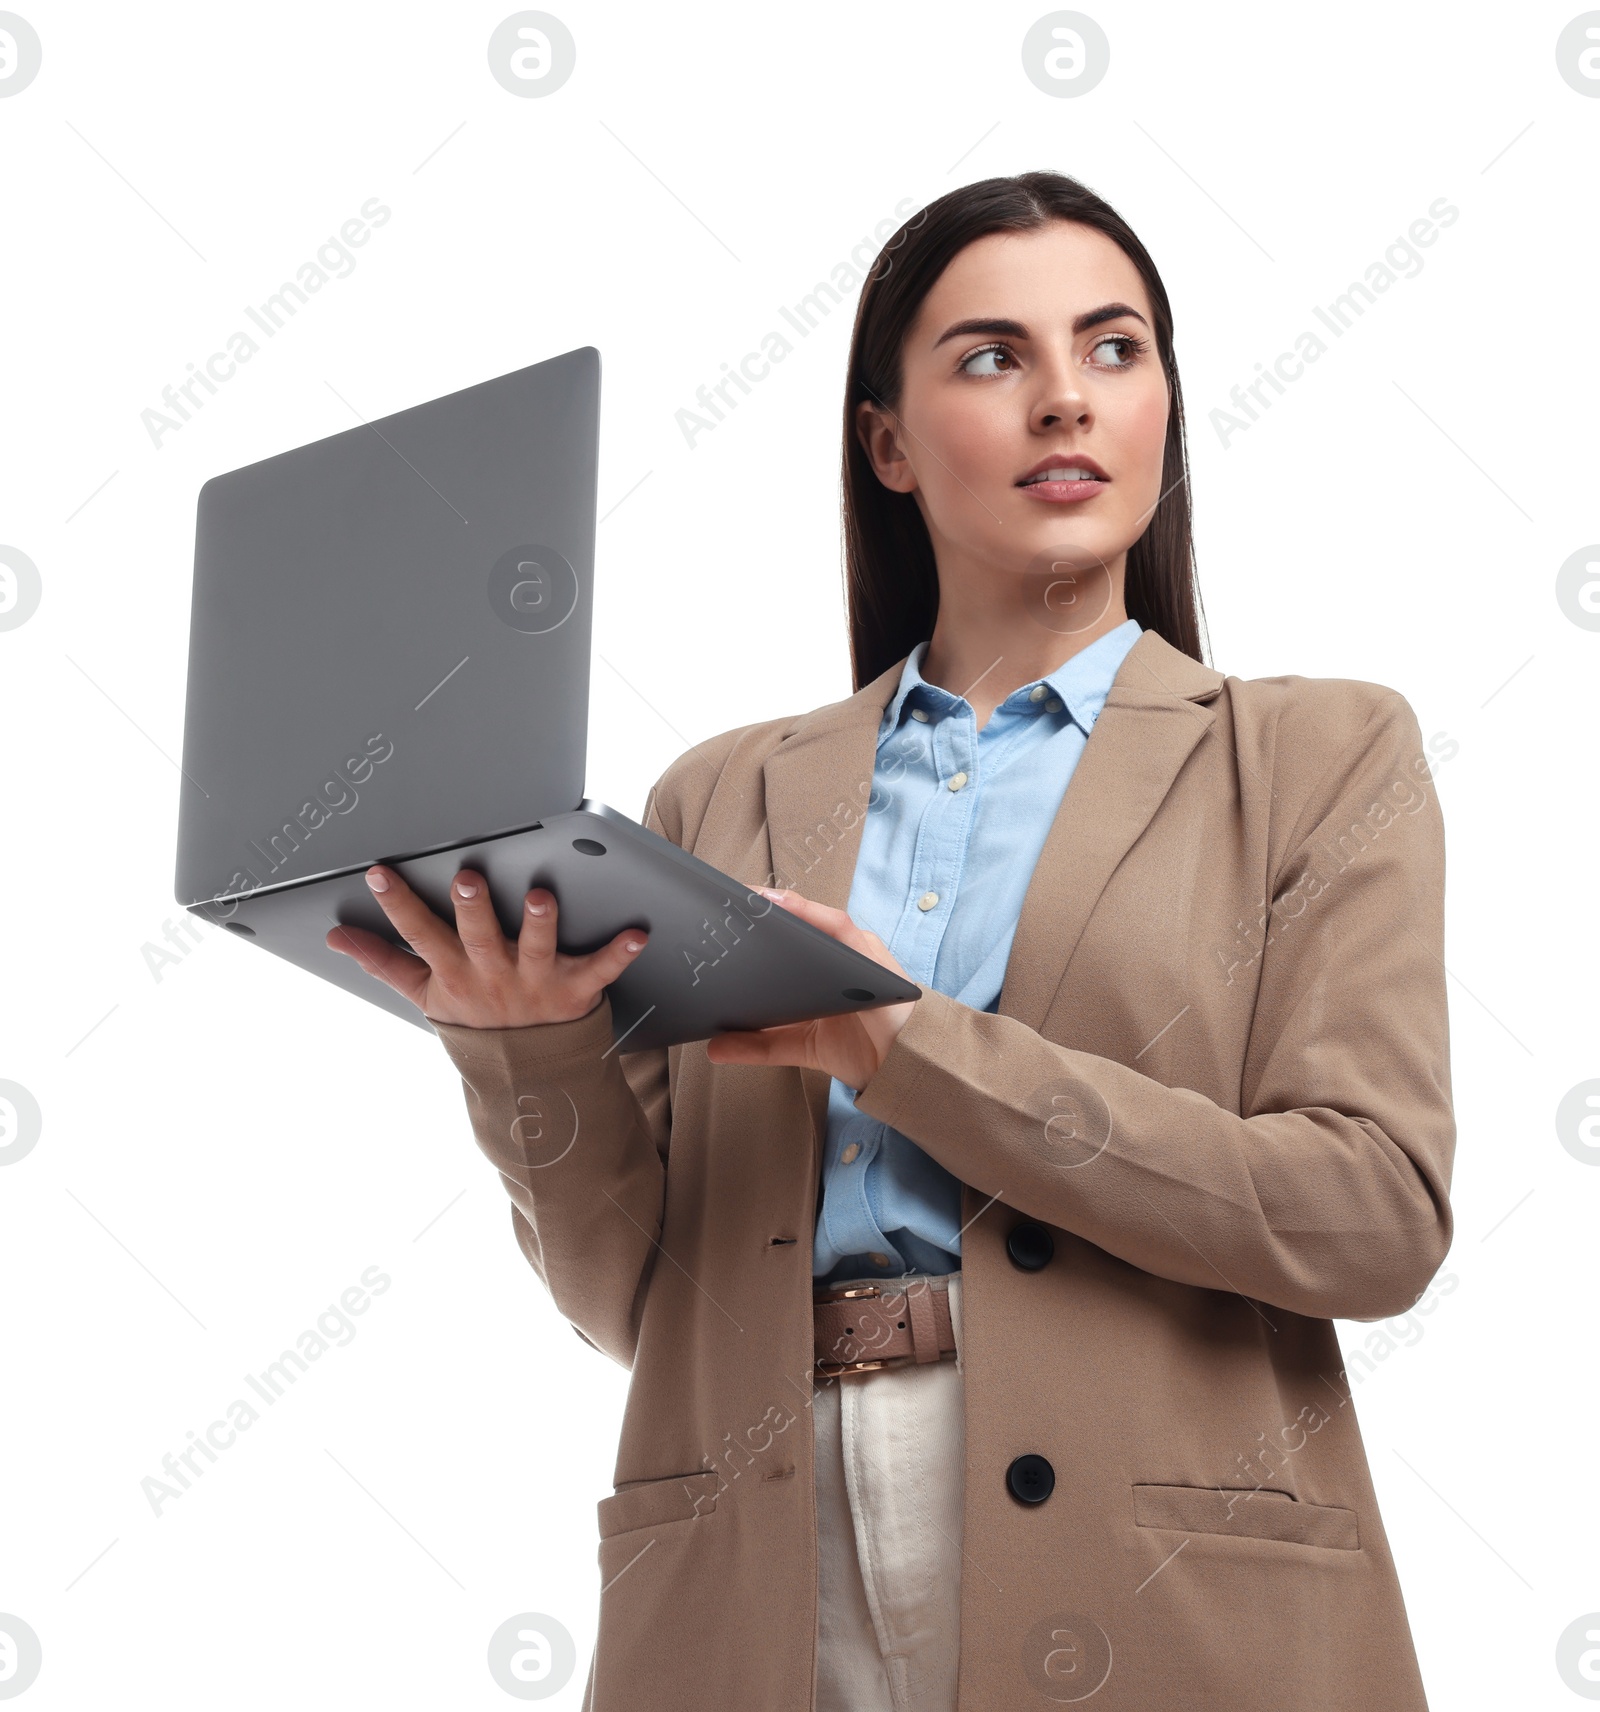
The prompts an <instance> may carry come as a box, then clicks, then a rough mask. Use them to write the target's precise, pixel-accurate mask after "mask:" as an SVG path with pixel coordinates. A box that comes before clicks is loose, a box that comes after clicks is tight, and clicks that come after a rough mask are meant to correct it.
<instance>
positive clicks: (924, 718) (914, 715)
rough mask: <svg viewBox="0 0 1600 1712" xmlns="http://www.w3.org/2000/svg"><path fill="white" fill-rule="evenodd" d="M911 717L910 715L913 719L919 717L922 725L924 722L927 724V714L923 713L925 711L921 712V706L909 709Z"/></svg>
mask: <svg viewBox="0 0 1600 1712" xmlns="http://www.w3.org/2000/svg"><path fill="white" fill-rule="evenodd" d="M911 717H912V718H913V719H920V720H921V721H922V722H923V724H924V725H926V724H927V721H928V716H927V714H925V713H924V712H923V711H922V709H921V708H920V707H914V708H912V710H911Z"/></svg>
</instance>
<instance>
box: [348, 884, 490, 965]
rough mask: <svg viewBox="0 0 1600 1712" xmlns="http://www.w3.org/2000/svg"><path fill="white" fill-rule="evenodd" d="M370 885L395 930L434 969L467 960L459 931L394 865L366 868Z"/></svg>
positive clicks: (460, 963) (459, 963)
mask: <svg viewBox="0 0 1600 1712" xmlns="http://www.w3.org/2000/svg"><path fill="white" fill-rule="evenodd" d="M367 885H368V886H369V887H370V888H371V891H372V895H373V896H374V897H375V898H376V899H377V900H378V904H379V907H380V908H381V909H382V910H383V913H384V914H385V915H386V916H388V918H389V920H390V921H391V922H392V923H393V924H394V927H395V931H396V932H397V933H398V934H399V935H400V937H401V938H402V939H403V940H405V942H406V944H407V945H409V946H410V947H411V949H412V950H413V951H415V952H416V953H417V955H418V956H419V957H421V958H422V959H423V961H424V962H425V963H427V964H428V966H429V967H430V968H432V969H437V970H439V971H440V972H441V973H449V972H454V971H457V970H459V969H460V968H461V966H462V964H463V963H464V962H465V961H466V954H465V952H463V951H462V949H461V941H460V940H459V939H458V938H457V937H456V931H455V929H454V928H453V927H451V926H449V925H448V924H447V923H446V922H443V921H441V920H440V919H439V917H438V916H436V915H435V914H434V913H433V911H432V910H431V909H429V908H428V906H427V905H426V904H425V903H424V902H423V901H422V899H421V898H419V897H418V896H417V894H416V893H415V892H414V891H412V889H411V888H410V887H409V886H408V885H407V884H406V883H405V881H404V880H402V879H401V878H400V876H399V875H398V874H397V873H396V872H395V871H394V869H393V868H385V867H382V866H381V865H380V866H376V867H372V868H369V869H368V870H367Z"/></svg>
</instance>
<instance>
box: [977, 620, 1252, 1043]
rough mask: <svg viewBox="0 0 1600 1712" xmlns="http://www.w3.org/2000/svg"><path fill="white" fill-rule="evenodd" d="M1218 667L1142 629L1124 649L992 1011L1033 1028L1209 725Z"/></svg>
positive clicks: (1039, 868) (1042, 860)
mask: <svg viewBox="0 0 1600 1712" xmlns="http://www.w3.org/2000/svg"><path fill="white" fill-rule="evenodd" d="M1222 683H1223V674H1222V673H1221V672H1218V671H1215V670H1213V669H1212V668H1211V667H1210V666H1204V665H1202V664H1201V663H1200V662H1199V661H1198V660H1194V659H1191V658H1190V657H1189V655H1187V654H1185V653H1184V652H1183V651H1182V649H1180V648H1174V647H1173V646H1172V644H1171V643H1170V642H1168V641H1167V640H1166V638H1165V637H1163V636H1162V635H1161V634H1160V633H1159V632H1157V631H1154V630H1146V631H1145V632H1144V633H1143V634H1142V635H1141V636H1140V638H1139V640H1138V641H1137V642H1135V643H1134V645H1133V647H1132V648H1130V649H1129V650H1128V653H1127V656H1126V658H1125V659H1124V660H1123V662H1122V665H1121V667H1120V668H1119V669H1118V671H1117V675H1116V678H1115V680H1114V681H1113V683H1112V685H1111V693H1110V695H1109V696H1108V697H1107V698H1106V703H1105V706H1104V707H1103V708H1102V709H1101V710H1100V717H1099V718H1098V719H1097V720H1096V721H1095V724H1094V730H1093V732H1092V733H1091V734H1090V738H1089V741H1088V742H1087V743H1086V744H1085V745H1084V750H1083V754H1082V755H1080V756H1079V757H1078V765H1077V766H1076V767H1075V768H1074V769H1073V774H1072V778H1071V779H1070V780H1069V781H1068V784H1067V789H1066V793H1065V795H1064V796H1063V797H1062V799H1061V806H1060V807H1059V808H1058V810H1057V811H1056V817H1055V819H1054V820H1053V821H1052V822H1051V825H1050V831H1049V833H1048V835H1047V836H1046V838H1045V841H1044V848H1043V849H1042V850H1041V851H1040V852H1039V860H1038V863H1037V865H1036V866H1035V868H1034V870H1033V878H1032V880H1031V881H1030V882H1029V885H1028V890H1027V894H1026V895H1025V897H1024V898H1023V901H1022V913H1021V915H1020V916H1019V917H1018V920H1017V933H1016V938H1015V939H1014V940H1013V941H1012V946H1011V956H1010V958H1009V960H1008V961H1007V963H1006V973H1005V984H1004V985H1003V986H1002V988H1001V990H1000V1005H999V1008H1000V1013H1001V1015H1002V1016H1012V1017H1016V1018H1017V1019H1018V1020H1019V1021H1021V1022H1025V1023H1027V1025H1028V1027H1029V1028H1032V1029H1035V1030H1037V1029H1041V1028H1042V1027H1043V1024H1044V1020H1045V1018H1046V1016H1048V1015H1049V1012H1050V1006H1051V1003H1052V1002H1053V1001H1054V999H1055V996H1056V993H1057V991H1058V989H1059V988H1060V986H1061V983H1062V981H1063V980H1064V979H1065V977H1066V973H1067V965H1068V964H1069V963H1070V962H1071V961H1072V954H1073V952H1074V951H1076V950H1077V947H1078V941H1079V939H1081V938H1082V937H1083V930H1084V928H1085V927H1086V926H1087V925H1088V921H1089V917H1090V915H1091V914H1092V913H1093V911H1094V907H1095V905H1096V904H1097V903H1098V902H1099V901H1100V894H1101V893H1102V892H1103V891H1104V890H1105V889H1106V885H1107V883H1108V882H1109V881H1110V879H1111V876H1112V874H1113V873H1115V871H1116V868H1117V864H1118V863H1119V862H1121V860H1122V858H1123V857H1124V856H1125V855H1127V853H1128V851H1129V850H1130V849H1132V847H1133V845H1134V843H1135V841H1136V840H1137V839H1138V837H1139V835H1140V833H1142V832H1143V831H1144V829H1145V828H1146V827H1147V826H1148V825H1149V824H1150V820H1151V817H1152V816H1153V815H1154V814H1155V812H1156V810H1157V809H1158V808H1160V806H1161V803H1162V800H1163V799H1164V798H1165V796H1166V794H1167V792H1168V791H1169V790H1171V788H1172V782H1173V780H1174V779H1176V778H1177V776H1178V772H1179V770H1180V769H1181V768H1182V766H1183V764H1184V762H1185V761H1187V760H1188V758H1189V756H1190V754H1191V753H1192V752H1193V750H1194V749H1195V747H1196V745H1197V744H1198V743H1199V742H1200V740H1201V739H1202V738H1203V737H1205V736H1206V735H1207V733H1208V732H1210V730H1211V728H1212V725H1213V724H1214V723H1215V720H1216V710H1215V709H1214V708H1212V707H1209V706H1207V705H1205V704H1206V703H1207V702H1209V701H1211V700H1212V699H1213V698H1214V697H1215V696H1216V694H1217V691H1218V690H1220V689H1221V688H1222Z"/></svg>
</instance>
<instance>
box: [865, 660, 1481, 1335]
mask: <svg viewBox="0 0 1600 1712" xmlns="http://www.w3.org/2000/svg"><path fill="white" fill-rule="evenodd" d="M1402 780H1403V781H1405V784H1404V785H1403V786H1402V787H1401V788H1400V795H1399V796H1397V794H1396V786H1397V781H1402ZM1285 847H1286V850H1287V855H1286V858H1285V859H1284V860H1283V861H1282V862H1281V863H1279V865H1278V868H1277V873H1276V877H1275V878H1274V881H1273V884H1272V887H1271V893H1270V896H1271V899H1272V915H1271V918H1270V920H1271V922H1272V937H1271V939H1270V942H1269V943H1267V944H1266V945H1265V947H1264V950H1263V951H1262V954H1261V970H1260V984H1259V988H1258V992H1257V997H1256V1002H1255V1008H1254V1012H1253V1016H1252V1021H1251V1025H1250V1033H1249V1043H1248V1050H1247V1052H1246V1055H1245V1060H1244V1065H1243V1073H1242V1077H1241V1085H1240V1106H1239V1110H1238V1111H1233V1110H1230V1109H1228V1108H1226V1107H1224V1106H1222V1105H1219V1104H1217V1103H1215V1102H1214V1101H1212V1100H1210V1099H1208V1098H1207V1097H1206V1096H1204V1095H1203V1094H1200V1093H1197V1092H1195V1091H1194V1090H1192V1089H1188V1088H1181V1087H1168V1086H1166V1085H1165V1084H1164V1083H1161V1082H1158V1081H1156V1080H1154V1079H1153V1078H1151V1077H1149V1076H1146V1075H1142V1074H1141V1073H1140V1072H1139V1071H1137V1070H1134V1069H1132V1068H1130V1067H1129V1066H1128V1065H1126V1064H1123V1063H1120V1062H1118V1061H1116V1060H1114V1059H1110V1058H1104V1057H1099V1056H1097V1055H1095V1054H1092V1053H1088V1052H1080V1051H1076V1050H1074V1049H1072V1048H1070V1047H1065V1046H1060V1045H1057V1044H1056V1043H1055V1042H1053V1041H1051V1040H1048V1039H1046V1038H1045V1037H1043V1036H1042V1035H1040V1034H1038V1033H1037V1032H1036V1031H1035V1030H1033V1029H1031V1028H1029V1027H1028V1026H1027V1025H1026V1024H1025V1023H1022V1022H1020V1021H1019V1020H1018V1019H1016V1018H1015V1017H1008V1016H1005V1015H995V1014H990V1013H987V1012H982V1011H976V1010H973V1009H971V1008H970V1007H968V1006H965V1005H962V1004H960V1003H959V1002H958V1001H956V1000H954V999H952V998H950V997H948V996H947V995H945V994H943V993H940V992H938V991H937V990H934V989H927V990H925V991H924V993H923V996H922V998H921V999H919V1000H918V1001H917V1004H916V1007H915V1009H914V1010H913V1011H912V1013H911V1016H910V1019H909V1020H908V1021H907V1023H906V1024H905V1026H904V1028H903V1029H902V1030H901V1032H900V1034H899V1035H898V1036H897V1037H896V1039H895V1041H894V1043H893V1044H892V1046H891V1047H890V1049H889V1052H888V1054H887V1055H886V1056H885V1058H884V1061H883V1063H882V1065H881V1066H880V1067H879V1069H878V1071H877V1073H876V1074H875V1075H874V1076H872V1077H871V1078H870V1079H869V1081H868V1082H867V1085H866V1086H865V1087H864V1088H862V1089H861V1090H860V1091H859V1092H858V1094H857V1096H856V1105H857V1107H858V1108H859V1109H860V1110H862V1111H865V1112H869V1113H870V1114H871V1115H872V1116H874V1117H876V1118H879V1119H881V1120H882V1121H883V1122H884V1123H886V1124H888V1125H890V1126H891V1127H893V1128H895V1129H898V1130H900V1131H901V1132H902V1133H903V1134H905V1135H907V1136H909V1137H910V1138H911V1139H912V1140H913V1141H915V1142H916V1143H917V1144H918V1145H919V1146H921V1147H922V1148H924V1149H925V1150H926V1151H927V1152H928V1153H930V1154H931V1155H932V1156H933V1157H934V1158H935V1159H937V1160H938V1161H939V1162H940V1163H941V1164H942V1165H944V1166H945V1167H946V1168H947V1169H948V1170H950V1171H952V1172H954V1173H955V1175H956V1176H957V1177H959V1178H960V1179H961V1180H962V1181H963V1182H965V1183H969V1184H971V1185H972V1186H973V1188H974V1189H976V1190H977V1191H978V1192H979V1193H980V1194H981V1195H983V1196H985V1197H993V1198H995V1199H998V1200H1000V1201H1003V1202H1005V1203H1006V1204H1007V1205H1009V1206H1012V1207H1015V1208H1016V1209H1018V1210H1019V1211H1021V1212H1024V1213H1026V1214H1028V1215H1029V1216H1031V1217H1034V1218H1038V1219H1041V1220H1043V1221H1045V1222H1046V1223H1049V1224H1053V1225H1056V1226H1057V1227H1059V1228H1061V1229H1064V1230H1068V1231H1072V1232H1074V1233H1075V1234H1077V1235H1078V1236H1081V1237H1083V1238H1085V1239H1087V1240H1088V1241H1090V1242H1092V1243H1095V1244H1097V1245H1098V1246H1099V1247H1100V1248H1102V1249H1105V1250H1106V1251H1107V1252H1108V1253H1110V1254H1114V1255H1116V1256H1118V1257H1119V1258H1120V1259H1122V1260H1125V1261H1127V1262H1128V1263H1129V1264H1131V1265H1133V1266H1137V1267H1140V1268H1142V1269H1143V1270H1144V1271H1146V1272H1151V1273H1154V1274H1156V1275H1157V1276H1159V1277H1162V1278H1168V1279H1172V1280H1175V1281H1176V1282H1178V1283H1182V1284H1191V1285H1196V1286H1201V1287H1205V1288H1210V1289H1218V1290H1231V1291H1234V1292H1237V1293H1239V1294H1241V1295H1244V1296H1246V1297H1250V1298H1254V1299H1256V1300H1259V1301H1261V1302H1266V1303H1274V1304H1276V1305H1277V1306H1279V1307H1281V1308H1285V1309H1288V1310H1290V1311H1291V1312H1294V1313H1299V1314H1305V1315H1310V1316H1315V1317H1317V1318H1323V1319H1334V1318H1343V1319H1356V1320H1362V1319H1368V1320H1370V1319H1380V1318H1384V1317H1387V1316H1389V1315H1391V1314H1397V1313H1401V1312H1403V1311H1404V1310H1406V1309H1407V1308H1409V1307H1411V1306H1412V1305H1413V1304H1414V1303H1415V1302H1416V1301H1417V1299H1418V1298H1419V1297H1420V1295H1421V1294H1422V1291H1423V1290H1424V1288H1425V1287H1426V1285H1427V1283H1428V1280H1429V1279H1430V1278H1432V1276H1433V1274H1434V1273H1435V1272H1436V1271H1437V1270H1438V1268H1439V1266H1440V1264H1441V1263H1442V1262H1443V1260H1444V1257H1445V1254H1446V1253H1447V1252H1448V1250H1449V1247H1450V1240H1451V1236H1452V1229H1453V1226H1452V1216H1451V1211H1450V1205H1449V1187H1450V1174H1451V1169H1452V1164H1453V1158H1454V1149H1455V1122H1454V1116H1453V1111H1452V1102H1451V1090H1450V1070H1449V1035H1448V1021H1447V1010H1446V993H1445V968H1444V964H1443V961H1442V956H1443V949H1444V945H1443V936H1444V831H1443V823H1442V817H1441V815H1440V811H1439V806H1438V799H1437V796H1436V793H1435V792H1434V790H1433V789H1432V785H1431V777H1430V775H1429V773H1428V768H1427V762H1426V760H1425V758H1424V757H1423V750H1422V743H1421V733H1420V731H1419V730H1418V726H1417V721H1416V716H1415V715H1414V713H1413V712H1412V710H1411V707H1410V705H1409V704H1408V703H1407V702H1406V700H1405V698H1404V697H1403V696H1401V695H1399V694H1398V693H1397V692H1395V691H1389V692H1387V694H1386V696H1385V697H1384V699H1382V700H1381V701H1379V702H1378V704H1377V705H1376V706H1375V707H1374V708H1373V709H1372V711H1371V714H1370V715H1369V717H1368V719H1367V721H1366V723H1365V725H1364V727H1363V728H1362V729H1361V730H1360V732H1359V733H1358V734H1357V735H1356V737H1355V739H1354V740H1353V741H1352V742H1351V743H1349V744H1348V745H1347V746H1346V747H1345V748H1344V750H1343V752H1342V753H1340V754H1339V755H1338V756H1337V757H1336V758H1335V759H1334V761H1333V763H1332V765H1331V766H1330V767H1329V769H1328V770H1327V771H1326V772H1325V773H1324V774H1323V776H1322V780H1321V783H1320V784H1319V785H1318V786H1316V787H1314V789H1313V791H1312V796H1311V800H1309V801H1308V802H1307V803H1306V804H1305V806H1304V808H1303V810H1302V811H1301V813H1300V815H1299V818H1298V823H1297V824H1296V825H1295V826H1294V827H1293V828H1292V829H1291V831H1290V833H1289V835H1288V837H1287V839H1286V842H1285ZM1341 861H1343V862H1344V865H1343V866H1341V865H1340V864H1341ZM1174 1008H1175V1009H1176V1008H1177V1006H1176V1004H1175V1005H1174ZM1063 1118H1064V1119H1065V1121H1063Z"/></svg>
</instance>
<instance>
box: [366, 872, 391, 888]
mask: <svg viewBox="0 0 1600 1712" xmlns="http://www.w3.org/2000/svg"><path fill="white" fill-rule="evenodd" d="M367 884H368V885H369V886H371V888H372V889H373V891H375V892H386V891H388V889H389V876H388V875H387V874H385V873H384V872H383V870H382V869H381V868H369V869H368V870H367Z"/></svg>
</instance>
